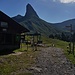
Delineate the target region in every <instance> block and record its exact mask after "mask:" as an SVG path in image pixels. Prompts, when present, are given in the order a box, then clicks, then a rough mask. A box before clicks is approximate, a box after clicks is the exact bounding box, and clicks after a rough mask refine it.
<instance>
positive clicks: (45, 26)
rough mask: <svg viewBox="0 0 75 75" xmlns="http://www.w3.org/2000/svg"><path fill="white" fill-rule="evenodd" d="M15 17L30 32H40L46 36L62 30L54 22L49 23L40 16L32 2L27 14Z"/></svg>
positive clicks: (27, 8)
mask: <svg viewBox="0 0 75 75" xmlns="http://www.w3.org/2000/svg"><path fill="white" fill-rule="evenodd" d="M13 19H14V20H16V21H17V22H19V23H20V24H21V25H22V26H24V27H26V28H28V29H29V30H30V32H39V33H41V34H42V35H46V36H49V35H50V34H56V33H60V32H61V30H59V29H57V28H56V27H55V26H54V25H53V24H52V23H48V22H46V21H44V20H42V19H41V18H39V16H38V15H37V13H36V11H35V10H34V9H33V7H32V6H31V5H30V4H27V6H26V14H25V15H24V16H21V15H17V16H15V17H13Z"/></svg>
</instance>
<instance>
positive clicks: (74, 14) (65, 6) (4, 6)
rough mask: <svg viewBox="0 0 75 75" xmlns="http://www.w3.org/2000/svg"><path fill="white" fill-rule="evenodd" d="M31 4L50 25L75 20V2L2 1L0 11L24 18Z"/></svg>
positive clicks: (67, 0)
mask: <svg viewBox="0 0 75 75" xmlns="http://www.w3.org/2000/svg"><path fill="white" fill-rule="evenodd" d="M28 3H29V4H31V6H32V7H33V8H34V10H35V11H36V12H37V14H38V16H39V17H40V18H41V19H43V20H45V21H47V22H50V23H59V22H63V21H65V20H69V19H75V0H0V10H1V11H3V12H4V13H5V14H7V15H8V16H9V17H13V16H16V15H18V14H20V15H22V16H24V15H25V13H26V5H27V4H28Z"/></svg>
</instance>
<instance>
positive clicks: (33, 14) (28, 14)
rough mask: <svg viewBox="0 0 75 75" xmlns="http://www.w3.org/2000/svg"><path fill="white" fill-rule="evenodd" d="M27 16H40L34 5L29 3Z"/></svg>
mask: <svg viewBox="0 0 75 75" xmlns="http://www.w3.org/2000/svg"><path fill="white" fill-rule="evenodd" d="M25 17H26V18H31V17H38V18H39V16H38V15H37V13H36V11H35V10H34V9H33V7H32V6H31V5H30V4H29V3H28V4H27V6H26V14H25Z"/></svg>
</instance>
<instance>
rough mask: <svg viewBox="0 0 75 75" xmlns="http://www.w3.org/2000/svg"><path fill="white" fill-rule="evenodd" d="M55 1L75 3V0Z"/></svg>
mask: <svg viewBox="0 0 75 75" xmlns="http://www.w3.org/2000/svg"><path fill="white" fill-rule="evenodd" d="M55 1H59V2H61V3H74V2H75V0H55Z"/></svg>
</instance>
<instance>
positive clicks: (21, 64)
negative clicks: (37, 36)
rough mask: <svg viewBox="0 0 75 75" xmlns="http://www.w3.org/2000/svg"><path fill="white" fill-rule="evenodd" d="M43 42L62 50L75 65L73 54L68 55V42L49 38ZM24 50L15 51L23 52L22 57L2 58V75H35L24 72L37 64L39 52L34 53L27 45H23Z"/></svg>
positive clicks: (9, 56) (45, 38) (0, 60)
mask: <svg viewBox="0 0 75 75" xmlns="http://www.w3.org/2000/svg"><path fill="white" fill-rule="evenodd" d="M42 41H43V43H44V44H46V45H47V46H48V47H50V46H51V47H52V44H55V47H57V48H62V49H63V51H64V53H65V55H66V57H67V58H68V59H69V60H70V61H71V62H72V63H73V64H75V57H74V56H73V55H72V54H68V52H67V45H68V44H69V43H68V42H64V41H61V40H57V39H51V38H47V37H42ZM21 46H22V48H20V49H16V50H14V52H23V54H20V55H4V56H0V75H11V74H12V73H13V75H33V74H32V73H30V72H24V71H22V70H25V69H26V68H29V67H30V66H31V65H33V63H35V57H36V55H37V54H38V51H33V48H32V47H31V46H30V45H28V50H27V45H26V44H21Z"/></svg>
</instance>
